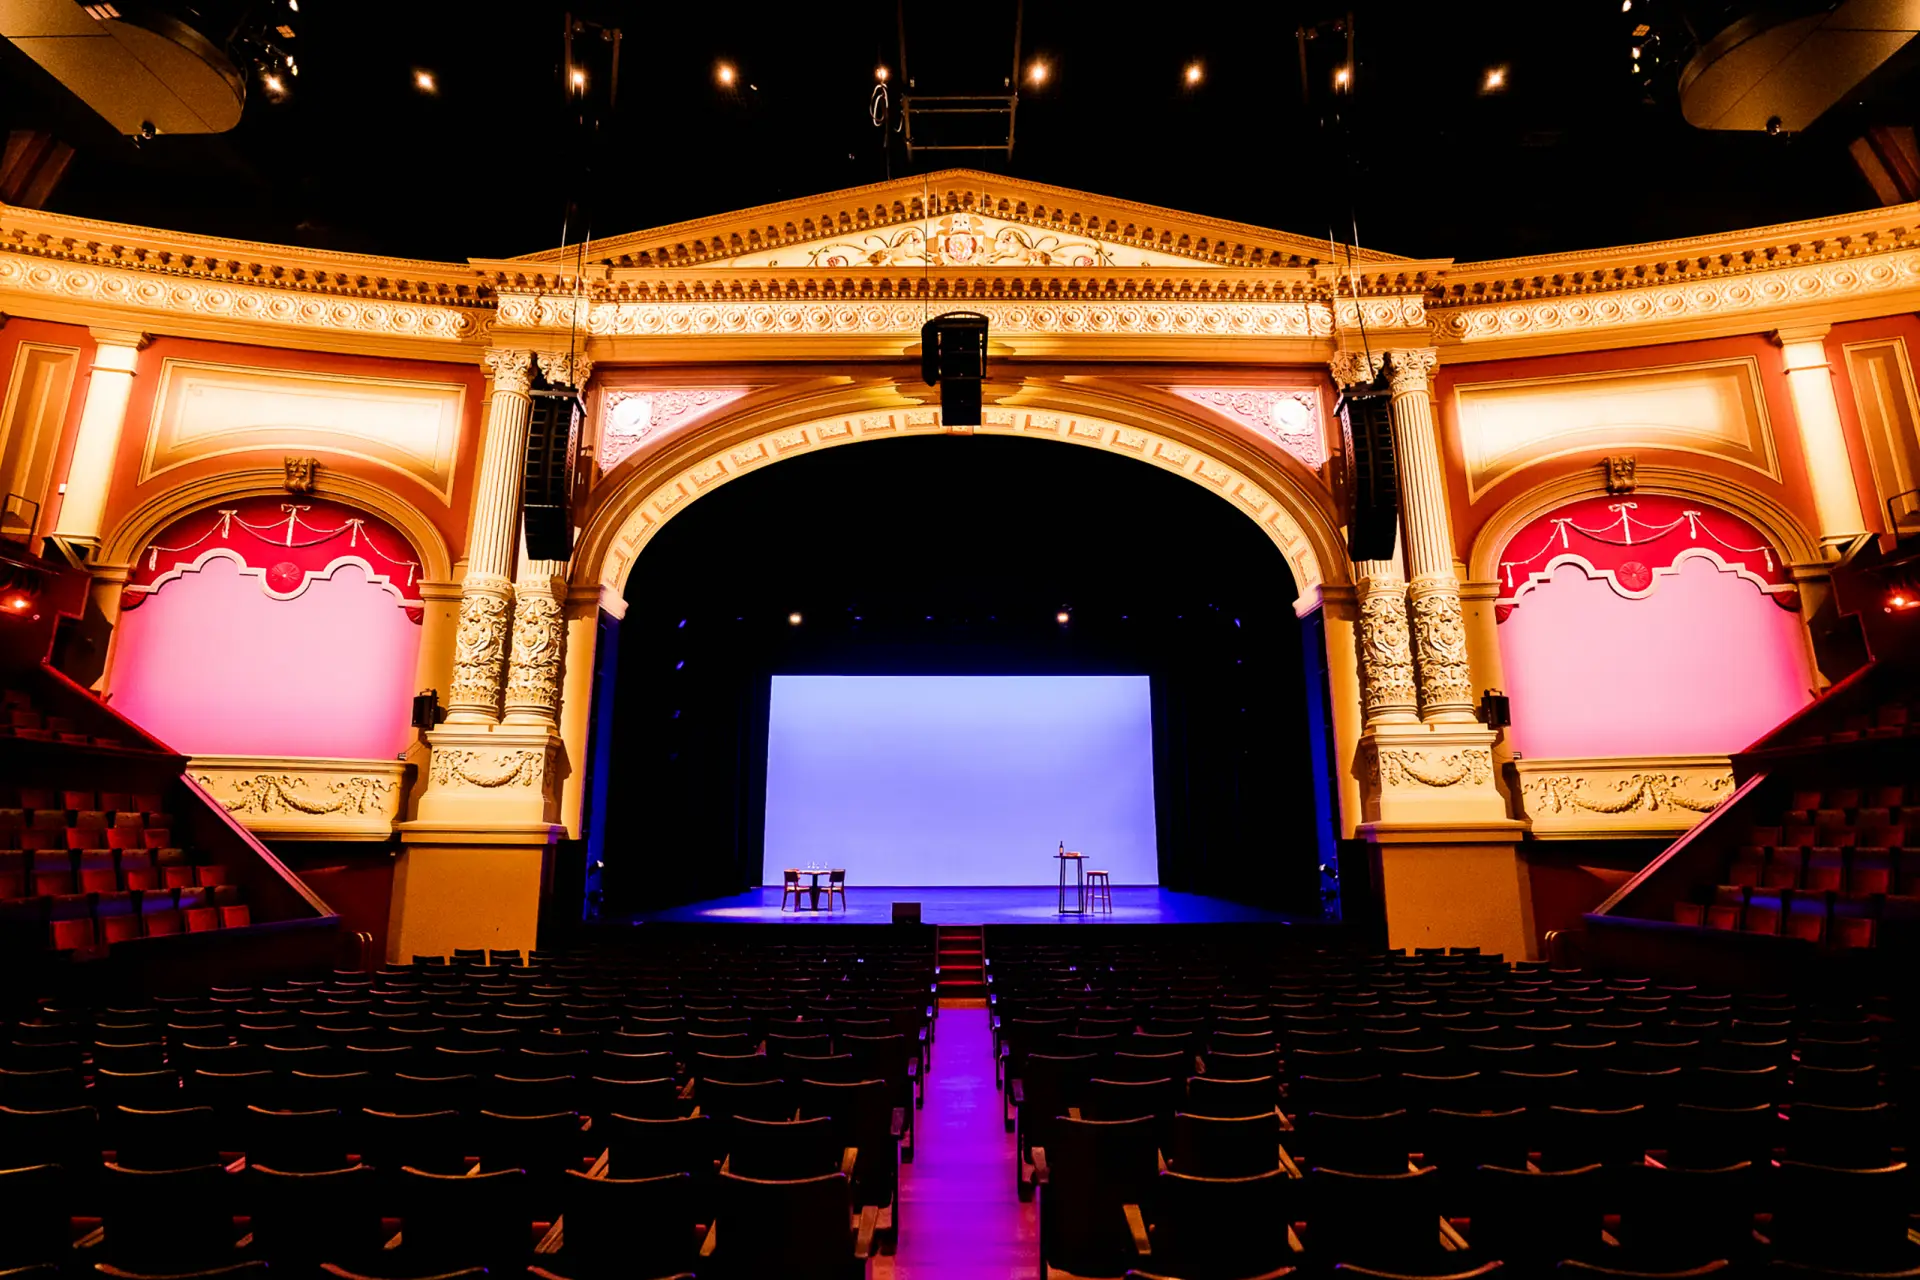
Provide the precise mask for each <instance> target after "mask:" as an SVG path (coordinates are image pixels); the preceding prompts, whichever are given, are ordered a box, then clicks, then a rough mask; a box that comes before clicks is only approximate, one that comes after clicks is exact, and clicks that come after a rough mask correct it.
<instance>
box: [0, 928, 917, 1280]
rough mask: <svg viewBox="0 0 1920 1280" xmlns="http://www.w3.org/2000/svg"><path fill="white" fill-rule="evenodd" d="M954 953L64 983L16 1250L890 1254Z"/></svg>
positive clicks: (1, 1202)
mask: <svg viewBox="0 0 1920 1280" xmlns="http://www.w3.org/2000/svg"><path fill="white" fill-rule="evenodd" d="M932 978H933V972H932V957H931V951H930V948H926V947H916V948H900V947H897V946H894V945H890V944H888V943H887V942H886V941H885V939H876V945H875V946H873V947H871V948H825V947H822V948H807V949H794V948H787V947H780V948H766V949H764V950H761V949H757V948H742V947H733V948H729V949H727V951H725V952H724V953H715V952H712V951H709V950H707V949H705V948H701V947H687V948H680V947H668V948H666V949H664V950H658V951H656V950H651V949H650V950H646V951H642V952H625V953H618V954H614V955H599V954H583V955H555V954H551V953H534V954H532V955H529V956H526V957H524V958H523V957H521V956H519V955H518V954H511V955H509V954H503V953H494V954H493V955H491V956H488V955H482V954H480V953H464V954H460V955H456V956H455V957H454V958H453V963H450V964H444V963H443V964H418V965H414V966H411V967H405V968H393V969H385V970H380V971H377V972H369V973H348V972H338V973H334V974H332V975H330V976H329V977H326V978H321V979H314V980H302V981H297V982H288V983H285V984H281V985H274V986H264V987H257V988H255V987H245V986H239V985H236V986H231V987H218V988H213V989H210V990H207V991H203V992H197V993H194V994H193V995H191V996H185V997H178V998H175V997H165V998H159V999H154V1000H148V1001H133V1002H125V1003H106V1004H101V1005H98V1006H96V1005H93V1004H89V1003H72V1002H67V1001H63V1000H60V999H57V998H49V999H45V1000H42V1001H41V1002H39V1004H38V1005H37V1006H35V1007H34V1008H33V1009H32V1010H31V1011H30V1012H27V1013H26V1014H25V1015H24V1016H21V1017H19V1018H18V1019H16V1020H15V1021H13V1022H12V1023H10V1024H9V1025H8V1028H7V1033H8V1034H7V1040H8V1043H7V1046H6V1051H5V1052H6V1057H5V1059H4V1061H5V1066H4V1067H0V1149H5V1150H7V1151H10V1152H13V1153H16V1158H17V1159H19V1160H21V1161H23V1162H30V1163H25V1166H24V1168H23V1169H22V1170H20V1171H17V1172H16V1173H12V1174H7V1173H0V1218H4V1219H5V1220H6V1224H7V1225H6V1226H5V1227H4V1228H0V1249H4V1250H5V1252H4V1254H0V1271H5V1270H7V1269H9V1268H12V1267H15V1266H27V1265H46V1266H70V1265H72V1264H73V1263H74V1262H75V1261H76V1260H90V1259H98V1260H100V1261H101V1262H103V1263H105V1264H106V1265H107V1266H108V1267H111V1268H116V1269H118V1270H119V1271H121V1272H124V1273H128V1274H134V1275H142V1276H150V1275H176V1274H179V1273H181V1272H183V1271H195V1270H201V1269H205V1268H207V1267H210V1266H216V1265H222V1264H230V1263H237V1264H238V1265H240V1266H243V1267H246V1266H253V1265H258V1264H265V1265H267V1266H270V1267H272V1268H273V1270H274V1272H275V1273H276V1274H278V1273H279V1272H281V1271H284V1270H287V1269H289V1268H291V1269H293V1270H294V1271H296V1272H300V1273H306V1272H310V1271H314V1270H316V1269H318V1268H320V1267H321V1266H322V1265H323V1264H331V1265H332V1267H333V1268H334V1270H335V1273H336V1274H342V1273H352V1274H363V1275H376V1276H384V1277H417V1276H422V1275H434V1274H443V1273H446V1272H450V1271H457V1270H460V1269H463V1268H469V1267H486V1268H490V1269H501V1270H505V1271H508V1272H511V1271H514V1270H517V1269H525V1268H527V1267H529V1266H532V1267H534V1268H535V1269H536V1271H537V1273H538V1274H540V1275H542V1276H548V1277H554V1276H558V1277H581V1276H584V1277H596V1276H602V1275H605V1276H609V1277H610V1276H612V1275H613V1274H615V1273H616V1272H617V1273H618V1274H619V1275H621V1276H623V1277H624V1276H637V1277H657V1276H663V1275H671V1274H675V1273H677V1272H697V1273H698V1274H699V1275H702V1276H706V1275H719V1276H733V1275H737V1276H743V1277H744V1276H770V1275H781V1276H794V1277H798V1278H800V1280H807V1278H808V1277H815V1276H818V1277H828V1276H832V1277H845V1276H849V1275H859V1274H862V1273H863V1271H864V1268H865V1265H866V1260H867V1258H868V1257H870V1256H871V1255H872V1254H873V1253H874V1252H875V1251H876V1250H880V1249H883V1248H890V1247H891V1246H892V1243H893V1242H894V1240H895V1239H897V1233H898V1231H899V1221H898V1216H897V1214H898V1207H899V1205H898V1202H899V1197H898V1194H897V1188H898V1164H899V1161H900V1159H901V1158H902V1152H903V1151H906V1150H910V1145H909V1144H910V1142H911V1136H910V1135H911V1127H912V1114H913V1110H914V1107H915V1104H916V1101H917V1094H918V1087H919V1083H920V1080H921V1079H922V1078H923V1077H924V1074H925V1069H926V1066H927V1065H928V1064H929V1063H930V1062H931V1057H932V1035H931V1031H932V1025H933V1012H934V1010H933V1007H932V1003H931V994H930V993H931V990H932ZM0 1163H12V1161H8V1162H0ZM50 1224H58V1225H57V1227H55V1226H53V1225H50Z"/></svg>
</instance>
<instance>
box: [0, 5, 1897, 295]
mask: <svg viewBox="0 0 1920 1280" xmlns="http://www.w3.org/2000/svg"><path fill="white" fill-rule="evenodd" d="M905 3H906V12H907V19H908V23H909V28H908V31H909V36H908V39H909V59H910V62H909V71H910V72H912V74H913V75H914V77H915V78H916V79H918V80H924V81H927V83H923V84H922V85H921V86H920V87H921V88H922V90H926V89H930V88H945V87H948V85H947V84H934V83H932V81H933V80H950V79H951V78H953V77H957V76H959V75H961V74H962V73H963V72H966V73H970V74H971V75H973V76H974V77H976V78H977V79H978V80H979V81H980V82H981V87H989V88H997V87H998V84H999V81H1000V80H1001V79H1002V78H1003V77H1005V76H1006V75H1007V74H1008V73H1009V72H1010V70H1011V63H1012V17H1013V9H1014V5H1013V0H969V2H968V3H965V4H944V3H943V4H939V5H935V4H933V3H932V2H931V0H905ZM1355 7H1356V8H1357V10H1358V14H1357V21H1356V31H1357V39H1358V51H1359V65H1358V70H1357V75H1356V81H1355V87H1356V93H1355V95H1354V97H1353V99H1352V109H1353V112H1354V114H1353V118H1352V128H1351V135H1350V136H1351V142H1350V144H1349V146H1348V147H1347V150H1348V151H1349V152H1350V154H1351V157H1352V165H1351V169H1350V170H1349V169H1348V167H1347V166H1345V165H1343V164H1342V163H1340V162H1339V160H1338V156H1337V153H1338V151H1339V149H1340V148H1338V147H1333V146H1329V145H1328V143H1327V140H1326V138H1325V136H1324V134H1323V131H1322V130H1320V129H1319V128H1317V127H1316V123H1315V121H1316V119H1317V116H1316V114H1315V112H1313V111H1311V110H1308V109H1307V108H1305V107H1303V105H1302V101H1301V91H1300V73H1299V55H1298V49H1297V44H1296V40H1295V35H1294V33H1295V30H1296V27H1297V26H1298V25H1299V24H1300V22H1301V21H1302V20H1311V19H1319V18H1324V17H1328V16H1331V15H1332V14H1333V13H1335V12H1337V11H1338V10H1339V8H1340V6H1338V5H1336V4H1326V5H1316V4H1311V3H1299V2H1298V0H1277V2H1269V3H1257V4H1255V3H1248V4H1240V3H1231V2H1226V3H1215V4H1210V5H1207V6H1204V7H1198V8H1183V7H1180V6H1152V7H1129V6H1117V5H1090V4H1084V3H1079V4H1069V3H1064V2H1060V0H1031V3H1028V4H1027V5H1026V13H1025V29H1024V45H1025V49H1026V51H1027V57H1028V59H1029V60H1031V59H1032V58H1034V57H1040V58H1044V59H1046V60H1047V62H1048V64H1049V66H1050V68H1051V70H1052V75H1051V77H1050V78H1049V80H1048V82H1047V83H1046V84H1045V85H1042V86H1039V87H1034V86H1031V85H1027V86H1023V92H1022V97H1021V102H1020V107H1019V116H1018V134H1017V144H1016V146H1015V148H1014V153H1013V155H1012V157H1011V159H1006V158H1003V157H968V156H965V155H948V156H942V157H939V158H937V159H935V160H933V161H931V162H927V161H922V160H919V159H916V160H915V161H914V162H909V161H908V159H907V157H906V156H905V155H904V153H903V152H902V150H901V148H900V147H899V145H898V143H897V141H896V143H895V145H894V146H893V147H891V148H887V147H885V146H883V142H882V136H881V133H880V131H879V130H876V129H875V128H874V127H873V126H872V125H871V124H870V123H869V120H868V95H869V92H870V90H871V89H872V87H873V83H874V76H873V72H874V67H875V66H876V64H881V63H884V64H886V65H888V66H890V67H894V68H897V67H898V60H899V52H898V47H897V37H896V5H895V0H847V2H846V3H841V4H837V5H828V6H821V5H813V6H802V5H779V6H774V5H759V4H734V5H727V6H722V7H718V8H716V7H711V6H708V5H703V4H676V5H643V4H640V3H637V2H627V3H620V2H618V0H607V2H605V3H601V4H599V5H597V6H589V4H588V3H587V0H581V7H580V8H579V10H578V12H580V13H581V14H582V15H584V16H588V17H591V18H594V19H596V20H598V21H602V22H605V23H608V24H612V25H617V26H619V27H621V28H622V30H623V32H624V41H623V45H622V61H621V75H620V84H619V100H618V103H617V108H616V109H615V111H614V112H613V114H612V115H611V117H610V118H608V119H607V121H606V122H605V125H604V127H603V128H602V129H601V130H600V132H599V135H598V141H597V144H596V145H594V146H593V147H591V148H588V149H586V151H587V152H588V153H590V158H591V169H592V172H591V174H587V173H585V172H584V170H585V167H586V166H585V164H584V162H583V160H582V156H583V149H582V148H581V147H580V146H579V145H578V143H579V139H578V137H577V136H576V135H577V132H578V131H577V130H576V129H575V128H574V127H573V126H572V125H571V123H570V121H569V118H568V115H567V112H566V110H565V109H564V107H563V105H562V98H563V94H562V91H561V87H560V79H561V65H560V64H561V29H562V15H563V14H564V13H565V12H566V6H565V5H564V4H561V3H550V2H549V0H516V2H515V3H512V4H497V5H475V4H471V3H458V4H456V3H451V2H450V0H398V2H396V0H383V2H382V3H374V2H373V0H306V3H304V4H302V6H301V12H300V15H299V26H298V28H297V31H298V34H297V36H296V39H295V40H294V42H293V43H292V45H291V46H290V47H291V48H292V49H293V50H294V51H295V53H296V56H297V59H298V62H299V66H300V72H301V74H300V76H299V77H298V78H297V79H294V80H293V81H291V82H290V83H291V87H292V89H293V90H294V92H293V93H291V94H290V95H289V96H288V97H287V98H286V100H284V101H281V102H270V101H267V100H266V96H265V95H264V94H263V93H257V92H256V93H255V94H253V95H252V97H251V100H250V101H249V102H248V105H247V109H246V115H245V118H244V120H243V121H242V123H241V125H240V126H239V127H238V128H237V129H235V130H234V131H232V132H231V133H229V134H224V135H218V136H212V137H164V136H163V137H160V138H157V139H154V140H153V141H151V142H149V143H147V144H146V145H145V146H143V147H138V148H136V147H134V146H133V145H132V144H131V143H129V142H127V141H126V140H124V139H121V138H119V137H117V136H115V135H113V134H111V132H110V131H108V130H106V128H105V126H104V125H102V124H100V123H99V122H98V120H97V118H94V117H92V116H91V113H89V112H87V111H86V110H85V108H83V107H81V106H79V105H78V104H77V103H76V102H74V101H73V100H72V99H71V98H70V97H68V95H66V94H65V91H64V90H62V89H60V88H59V87H58V86H57V85H54V84H53V83H52V82H51V81H50V80H48V79H47V77H45V76H44V75H43V74H41V73H40V72H39V70H38V68H36V67H34V66H33V65H32V64H31V63H29V62H27V61H26V60H25V59H24V58H23V57H21V56H20V55H19V54H18V53H17V51H15V50H14V49H12V48H11V47H10V46H0V125H4V126H6V127H8V128H20V127H39V128H49V129H52V130H53V131H55V132H56V133H58V134H59V135H60V136H62V137H64V138H65V139H67V140H68V141H70V142H72V143H73V144H74V145H75V147H76V148H77V150H78V155H77V157H76V159H75V161H74V163H73V165H72V167H71V168H70V169H69V171H68V173H67V175H66V177H65V179H64V181H63V182H62V183H61V185H60V186H59V187H58V188H57V189H56V190H55V192H54V193H53V196H52V197H51V199H49V200H48V202H47V205H48V207H49V208H52V209H55V210H58V211H62V212H68V213H74V214H80V215H85V216H90V217H98V218H107V219H113V220H119V221H127V222H135V223H141V224H147V225H154V226H161V227H167V228H173V229H180V230H189V231H198V232H203V233H208V234H219V235H230V236H239V237H245V238H251V239H260V240H270V241H278V242H284V243H292V244H299V245H307V246H312V247H320V248H334V249H343V250H353V251H360V252H372V253H382V254H396V255H404V256H411V257H424V258H437V259H453V260H458V259H463V258H466V257H468V256H480V257H486V256H502V255H510V254H519V253H526V252H531V251H534V250H537V249H541V248H545V247H549V246H551V245H554V244H556V243H558V242H559V239H560V236H561V231H562V221H563V218H564V216H565V214H566V210H567V206H568V203H569V201H570V200H579V201H580V202H581V204H582V206H583V207H584V208H585V210H586V213H585V215H584V220H585V221H588V222H590V224H591V229H592V232H593V233H594V234H596V235H610V234H617V233H620V232H626V231H631V230H637V229H641V228H644V227H648V226H655V225H660V224H663V223H668V222H673V221H678V220H681V219H685V218H692V217H697V216H700V215H703V214H714V213H724V212H728V211H731V210H734V209H738V208H743V207H747V206H751V205H756V204H762V203H767V202H770V201H776V200H782V199H786V198H790V197H794V196H802V195H808V194H812V193H816V192H824V191H831V190H834V189H836V188H840V187H849V186H855V185H859V184H862V183H867V182H874V181H878V180H880V179H882V178H884V177H886V176H888V174H889V172H891V173H892V174H894V175H899V174H902V173H910V172H917V171H920V170H923V169H928V168H943V167H948V166H950V165H971V166H974V167H980V168H990V169H996V170H1004V171H1006V172H1009V173H1011V174H1014V175H1017V176H1020V177H1025V178H1031V179H1035V180H1038V181H1044V182H1049V183H1054V184H1057V185H1061V186H1067V187H1074V188H1079V189H1083V190H1086V191H1090V192H1097V193H1100V194H1103V195H1110V196H1115V197H1121V198H1126V199H1132V200H1139V201H1145V202H1149V203H1153V204H1160V205H1168V206H1172V207H1174V208H1178V209H1183V210H1189V211H1192V212H1196V213H1202V214H1211V215H1216V216H1220V217H1226V218H1232V219H1237V220H1241V221H1245V222H1250V223H1255V224H1259V225H1263V226H1268V227H1275V228H1281V229H1285V230H1290V231H1295V232H1299V233H1301V234H1306V235H1314V236H1320V235H1325V234H1327V233H1328V231H1329V230H1330V229H1335V228H1337V229H1338V230H1340V231H1341V232H1343V233H1344V232H1345V230H1346V227H1347V225H1348V223H1349V218H1350V217H1351V219H1352V223H1353V224H1354V225H1357V227H1358V231H1359V239H1360V242H1361V243H1362V244H1364V245H1369V246H1372V247H1377V248H1380V249H1384V250H1389V251H1392V252H1397V253H1404V254H1409V255H1414V256H1421V257H1427V256H1433V257H1453V258H1457V259H1462V260H1467V259H1474V258H1486V257H1501V256H1508V255H1516V254H1524V253H1534V252H1546V251H1552V250H1561V249H1575V248H1581V247H1587V246H1601V245H1609V244H1618V243H1627V242H1634V241H1642V240H1651V239H1663V238H1667V237H1674V236H1683V235H1695V234H1704V233H1710V232H1715V231H1721V230H1728V229H1733V228H1737V227H1745V226H1753V225H1758V224H1764V223H1769V222H1777V221H1784V220H1789V219H1795V218H1803V217H1813V216H1818V215H1822V214H1828V213H1837V212H1843V211H1848V210H1854V209H1859V208H1863V207H1867V206H1870V205H1872V204H1874V203H1875V201H1874V197H1873V194H1872V192H1871V190H1870V189H1869V188H1868V186H1867V184H1866V182H1865V181H1864V180H1863V179H1862V178H1861V177H1860V175H1859V174H1858V172H1857V171H1856V170H1855V168H1854V167H1853V165H1852V163H1851V161H1850V160H1849V157H1848V154H1847V145H1848V143H1849V142H1850V141H1851V140H1852V138H1853V137H1854V136H1855V134H1856V133H1857V126H1858V124H1859V123H1860V115H1861V114H1862V113H1867V112H1871V111H1874V110H1877V109H1879V108H1878V105H1877V104H1865V105H1863V104H1856V103H1848V104H1845V106H1844V107H1843V108H1842V109H1840V110H1837V111H1835V112H1831V113H1829V117H1828V118H1827V119H1824V120H1822V121H1821V122H1820V123H1819V124H1818V125H1817V126H1816V127H1815V128H1814V129H1812V130H1810V131H1808V132H1806V133H1804V134H1801V135H1798V136H1790V137H1779V138H1771V137H1767V136H1764V135H1759V134H1717V133H1705V132H1701V131H1698V130H1695V129H1692V128H1690V127H1689V126H1687V125H1686V124H1685V123H1684V122H1683V121H1682V120H1681V119H1680V114H1679V108H1678V106H1677V105H1676V104H1675V103H1674V101H1673V100H1672V95H1671V94H1670V93H1669V94H1659V93H1656V94H1654V95H1651V100H1649V97H1648V95H1646V94H1645V91H1644V90H1643V89H1642V88H1641V86H1640V84H1639V83H1638V79H1637V78H1636V77H1634V76H1633V75H1631V74H1630V56H1629V53H1628V46H1629V45H1630V44H1631V43H1632V41H1631V39H1630V36H1629V34H1628V28H1627V25H1626V24H1625V22H1624V20H1623V16H1622V14H1621V12H1620V4H1619V0H1485V2H1480V3H1473V4H1458V3H1413V2H1412V0H1400V2H1397V3H1395V2H1375V3H1367V0H1356V4H1355ZM596 56H597V55H596ZM722 59H724V60H728V61H730V62H731V63H733V64H734V65H735V66H737V67H738V69H739V77H738V81H737V83H736V84H735V85H734V86H733V87H732V88H730V89H729V88H723V87H722V86H720V85H718V84H717V83H716V81H715V77H714V67H715V64H716V62H717V61H719V60H722ZM1196 60H1197V61H1199V62H1200V63H1201V64H1202V65H1203V67H1204V71H1205V77H1204V79H1203V81H1202V82H1201V83H1200V84H1199V85H1198V86H1197V87H1191V88H1190V87H1188V86H1187V85H1186V84H1185V83H1184V80H1183V70H1184V68H1185V67H1186V66H1187V64H1189V63H1190V62H1193V61H1196ZM589 65H596V66H597V64H594V63H592V62H589ZM1494 66H1500V67H1504V68H1505V69H1506V73H1507V84H1506V87H1505V89H1504V90H1503V91H1501V92H1498V93H1492V94H1489V93H1485V92H1482V85H1483V79H1484V77H1485V74H1486V72H1487V69H1488V68H1490V67H1494ZM418 69H426V70H429V71H430V72H431V73H432V74H433V76H434V77H435V78H436V81H437V84H438V92H437V93H435V94H431V95H429V94H424V93H421V92H419V91H418V90H417V89H416V88H415V85H414V75H415V72H416V70H418ZM1314 78H1315V79H1318V77H1317V76H1316V77H1314ZM605 81H606V77H605V75H604V74H603V73H602V72H600V71H599V70H596V73H595V75H594V83H593V85H592V90H593V93H594V95H595V97H596V100H598V95H599V94H600V92H601V91H602V90H603V88H604V86H605ZM895 87H896V88H897V87H898V82H897V79H896V82H895ZM255 88H256V89H257V88H258V84H257V82H256V85H255ZM1349 172H1350V173H1351V177H1347V176H1343V175H1346V174H1348V173H1349Z"/></svg>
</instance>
